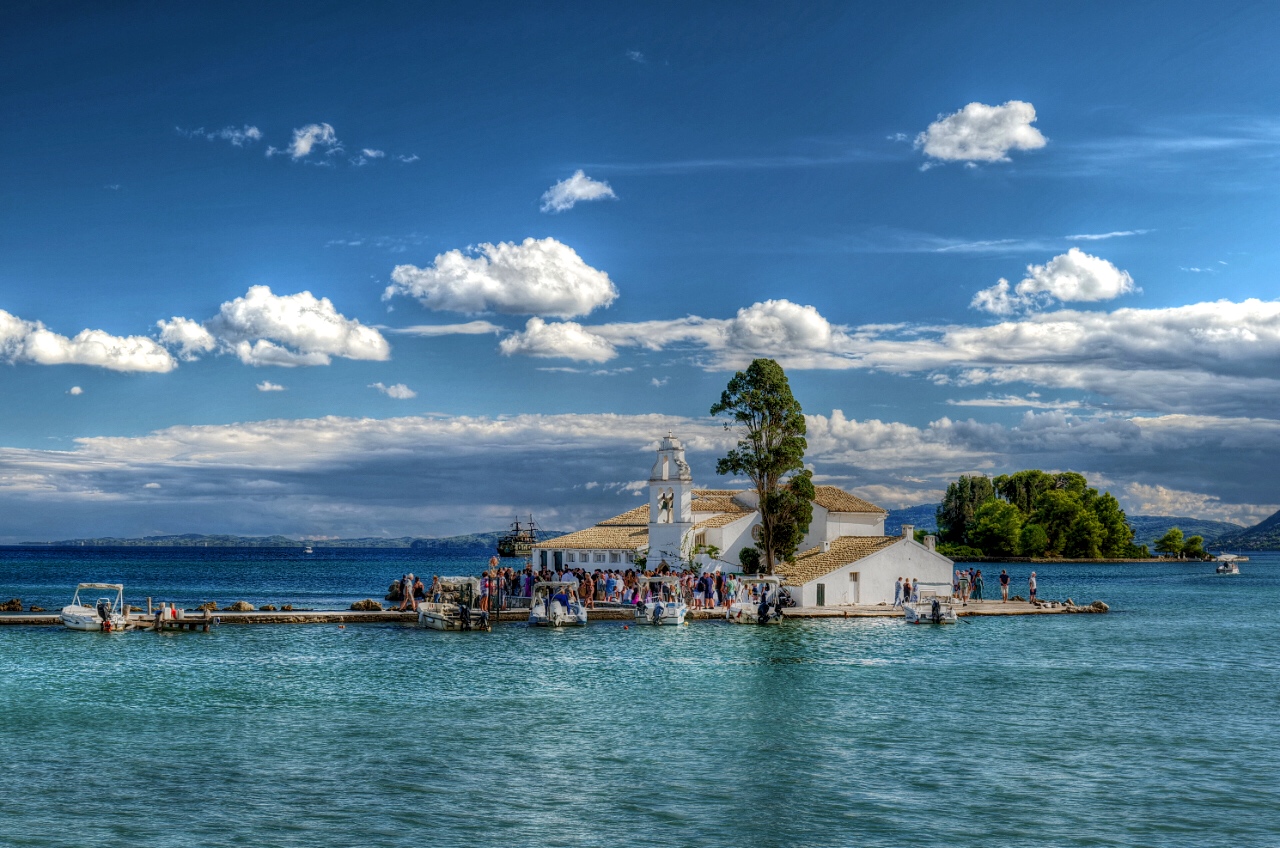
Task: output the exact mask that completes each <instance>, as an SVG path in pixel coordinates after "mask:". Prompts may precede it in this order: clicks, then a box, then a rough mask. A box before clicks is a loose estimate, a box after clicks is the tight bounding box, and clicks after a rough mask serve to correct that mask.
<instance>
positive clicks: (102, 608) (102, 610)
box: [98, 600, 111, 621]
mask: <svg viewBox="0 0 1280 848" xmlns="http://www.w3.org/2000/svg"><path fill="white" fill-rule="evenodd" d="M98 618H100V619H102V620H103V621H110V620H111V605H110V604H108V603H107V602H106V601H105V600H102V601H98Z"/></svg>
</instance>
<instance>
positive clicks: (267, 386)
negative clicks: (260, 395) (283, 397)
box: [258, 380, 285, 392]
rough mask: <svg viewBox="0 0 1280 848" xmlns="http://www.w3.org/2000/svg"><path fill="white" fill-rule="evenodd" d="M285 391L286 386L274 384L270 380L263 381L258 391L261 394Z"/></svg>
mask: <svg viewBox="0 0 1280 848" xmlns="http://www.w3.org/2000/svg"><path fill="white" fill-rule="evenodd" d="M284 390H285V389H284V386H282V385H280V384H279V383H273V382H271V381H270V380H263V381H262V382H261V383H259V384H258V391H260V392H283V391H284Z"/></svg>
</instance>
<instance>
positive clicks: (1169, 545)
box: [1156, 527, 1183, 554]
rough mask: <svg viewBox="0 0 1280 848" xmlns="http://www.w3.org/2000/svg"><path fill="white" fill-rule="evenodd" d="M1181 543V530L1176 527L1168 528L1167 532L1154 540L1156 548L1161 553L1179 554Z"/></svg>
mask: <svg viewBox="0 0 1280 848" xmlns="http://www.w3.org/2000/svg"><path fill="white" fill-rule="evenodd" d="M1182 545H1183V538H1182V531H1181V530H1179V529H1178V528H1177V527H1171V528H1169V532H1168V533H1165V534H1164V535H1163V536H1161V537H1160V538H1159V539H1157V540H1156V550H1157V551H1159V552H1160V553H1162V554H1180V553H1182Z"/></svg>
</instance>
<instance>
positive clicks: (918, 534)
mask: <svg viewBox="0 0 1280 848" xmlns="http://www.w3.org/2000/svg"><path fill="white" fill-rule="evenodd" d="M911 535H912V536H914V537H915V539H916V541H917V542H919V543H920V544H922V545H923V544H924V540H925V539H927V538H928V537H929V531H928V530H912V531H911Z"/></svg>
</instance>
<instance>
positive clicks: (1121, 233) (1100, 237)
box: [1067, 230, 1151, 241]
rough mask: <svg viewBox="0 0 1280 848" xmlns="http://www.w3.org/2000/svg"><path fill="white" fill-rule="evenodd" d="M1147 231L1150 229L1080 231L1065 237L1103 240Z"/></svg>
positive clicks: (1071, 239) (1075, 239)
mask: <svg viewBox="0 0 1280 848" xmlns="http://www.w3.org/2000/svg"><path fill="white" fill-rule="evenodd" d="M1149 232H1151V230H1115V231H1114V232H1110V233H1081V234H1080V235H1074V236H1067V239H1068V241H1103V240H1104V239H1113V238H1126V237H1128V236H1143V235H1146V234H1147V233H1149Z"/></svg>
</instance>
